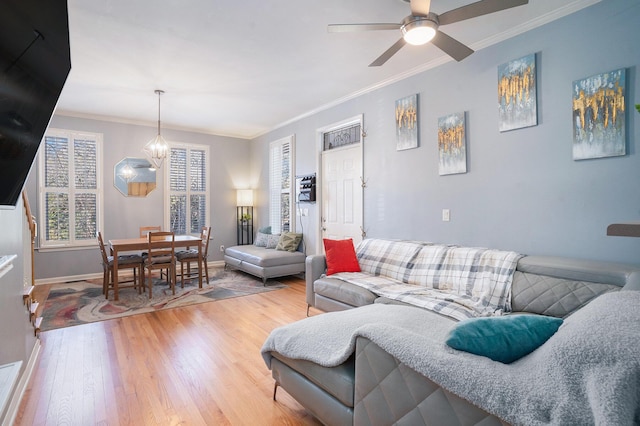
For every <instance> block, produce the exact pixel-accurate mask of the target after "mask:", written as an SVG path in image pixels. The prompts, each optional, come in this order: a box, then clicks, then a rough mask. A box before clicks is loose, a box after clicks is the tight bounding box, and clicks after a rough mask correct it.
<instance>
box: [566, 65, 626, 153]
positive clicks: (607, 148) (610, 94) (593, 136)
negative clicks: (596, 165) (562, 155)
mask: <svg viewBox="0 0 640 426" xmlns="http://www.w3.org/2000/svg"><path fill="white" fill-rule="evenodd" d="M625 84H626V83H625V69H619V70H615V71H610V72H606V73H602V74H598V75H594V76H591V77H587V78H585V79H582V80H577V81H574V82H573V159H574V160H585V159H588V158H602V157H613V156H617V155H625V154H626V142H625V113H624V111H625V101H626V100H625Z"/></svg>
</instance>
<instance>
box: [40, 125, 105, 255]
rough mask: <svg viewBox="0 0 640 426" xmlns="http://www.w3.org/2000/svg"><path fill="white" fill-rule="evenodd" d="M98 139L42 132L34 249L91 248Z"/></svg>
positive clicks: (98, 203)
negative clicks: (38, 229)
mask: <svg viewBox="0 0 640 426" xmlns="http://www.w3.org/2000/svg"><path fill="white" fill-rule="evenodd" d="M101 153H102V135H101V134H94V133H80V132H75V131H71V130H58V129H50V130H49V131H47V133H46V135H45V138H44V142H43V144H42V147H41V149H40V155H39V168H40V173H39V178H38V186H39V189H40V191H39V194H40V197H39V203H40V208H39V211H40V219H39V220H40V223H41V229H42V231H41V232H40V248H54V247H61V248H63V247H75V246H92V245H95V238H96V232H97V231H98V230H99V229H100V227H101V223H102V222H101V221H102V210H101V209H102V189H101V187H100V182H101V181H102V179H101V162H100V159H101Z"/></svg>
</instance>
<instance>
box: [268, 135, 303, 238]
mask: <svg viewBox="0 0 640 426" xmlns="http://www.w3.org/2000/svg"><path fill="white" fill-rule="evenodd" d="M295 142H296V140H295V135H290V136H286V137H284V138H281V139H278V140H275V141H273V142H271V143H269V171H268V173H269V225H270V226H271V230H272V232H273V233H274V234H276V233H282V232H286V231H283V230H282V229H281V224H282V212H281V209H278V211H279V213H278V214H277V217H276V213H275V206H274V205H273V202H274V200H275V198H276V192H277V193H279V194H280V197H281V196H282V194H286V193H287V192H288V193H289V232H296V214H295V210H296V204H297V200H296V193H295V186H296V185H295V176H296V173H295V164H296V161H295V159H296V150H295V147H296V143H295ZM285 144H289V190H288V191H286V190H283V189H282V183H281V182H282V176H280V181H279V182H280V184H279V185H276V182H274V173H275V170H273V168H272V165H273V161H274V159H273V155H274V149H277V148H278V149H279V150H280V155H282V147H283V146H284V145H285ZM276 186H279V189H276ZM281 203H282V199H280V204H281ZM276 221H277V222H276Z"/></svg>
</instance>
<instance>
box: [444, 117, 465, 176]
mask: <svg viewBox="0 0 640 426" xmlns="http://www.w3.org/2000/svg"><path fill="white" fill-rule="evenodd" d="M465 127H466V125H465V113H464V112H459V113H456V114H450V115H447V116H445V117H440V118H439V119H438V157H439V162H440V164H439V168H438V170H439V172H440V175H441V176H442V175H452V174H457V173H466V172H467V146H466V129H465Z"/></svg>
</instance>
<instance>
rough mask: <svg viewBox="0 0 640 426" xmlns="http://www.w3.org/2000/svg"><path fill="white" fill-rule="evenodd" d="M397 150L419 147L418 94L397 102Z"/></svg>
mask: <svg viewBox="0 0 640 426" xmlns="http://www.w3.org/2000/svg"><path fill="white" fill-rule="evenodd" d="M396 140H397V142H396V149H397V150H398V151H402V150H405V149H411V148H417V147H418V94H417V93H416V94H415V95H411V96H407V97H406V98H402V99H398V100H397V101H396Z"/></svg>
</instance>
